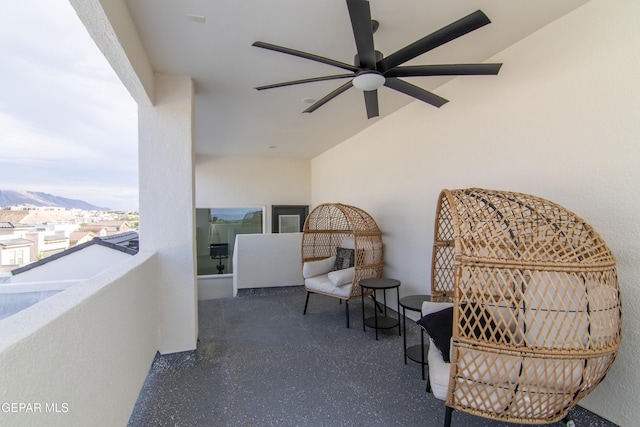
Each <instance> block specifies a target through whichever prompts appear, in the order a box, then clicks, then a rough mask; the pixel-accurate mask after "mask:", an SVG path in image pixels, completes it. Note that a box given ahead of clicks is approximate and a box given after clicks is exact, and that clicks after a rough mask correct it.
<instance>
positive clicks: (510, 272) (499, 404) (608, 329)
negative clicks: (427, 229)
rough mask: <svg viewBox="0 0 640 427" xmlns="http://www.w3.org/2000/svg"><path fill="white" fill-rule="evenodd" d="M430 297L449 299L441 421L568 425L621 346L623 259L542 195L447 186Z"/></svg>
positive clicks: (438, 221) (439, 218)
mask: <svg viewBox="0 0 640 427" xmlns="http://www.w3.org/2000/svg"><path fill="white" fill-rule="evenodd" d="M432 295H434V296H440V297H441V298H446V297H450V298H451V299H452V300H453V330H452V332H453V337H452V340H451V345H450V349H451V355H450V370H449V384H448V391H447V394H446V405H447V411H446V417H445V425H448V424H450V422H451V415H452V411H453V410H454V409H456V410H461V411H465V412H469V413H472V414H475V415H479V416H483V417H487V418H492V419H497V420H500V421H505V422H516V423H528V424H543V423H551V422H555V421H558V420H561V419H563V418H565V420H566V415H567V412H568V411H569V409H571V408H572V407H573V406H575V405H576V404H577V403H578V401H579V400H580V399H581V398H582V397H584V396H586V395H587V394H588V393H589V392H591V390H593V389H594V387H596V385H598V384H599V383H600V382H601V381H602V379H603V378H604V376H605V374H606V373H607V371H608V370H609V368H610V367H611V364H612V363H613V361H614V359H615V357H616V354H617V352H618V347H619V345H620V338H621V337H620V328H621V305H620V295H619V288H618V281H617V273H616V262H615V259H614V257H613V255H612V253H611V251H610V250H609V248H608V247H607V245H606V244H605V242H604V241H603V240H602V238H601V237H600V236H599V235H598V234H597V233H596V232H595V231H594V230H593V228H592V227H590V226H589V224H587V223H586V222H584V220H582V219H580V218H578V217H577V216H576V215H575V214H573V213H572V212H569V211H568V210H566V209H564V208H563V207H561V206H558V205H557V204H555V203H552V202H549V201H547V200H543V199H541V198H538V197H534V196H529V195H525V194H518V193H512V192H504V191H492V190H484V189H477V188H471V189H461V190H443V191H442V193H441V194H440V199H439V201H438V207H437V212H436V222H435V242H434V248H433V259H432Z"/></svg>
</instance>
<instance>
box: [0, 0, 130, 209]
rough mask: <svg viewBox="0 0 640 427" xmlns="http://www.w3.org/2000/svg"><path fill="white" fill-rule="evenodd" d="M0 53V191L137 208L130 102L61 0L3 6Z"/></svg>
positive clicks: (81, 27)
mask: <svg viewBox="0 0 640 427" xmlns="http://www.w3.org/2000/svg"><path fill="white" fill-rule="evenodd" d="M0 57H1V58H2V61H1V62H2V66H1V67H0V150H1V152H2V156H0V189H28V190H31V191H45V192H49V193H52V194H55V195H60V196H63V197H69V198H76V199H82V200H86V201H87V202H89V203H92V204H96V205H105V206H110V207H114V208H117V209H137V207H138V201H137V192H138V173H137V163H138V161H137V107H136V105H135V102H134V101H133V99H132V98H131V96H130V95H129V94H128V93H127V91H126V90H125V88H124V86H123V85H122V84H121V83H120V81H119V80H118V78H117V77H116V75H115V73H114V72H113V71H112V70H111V68H110V66H109V65H108V63H107V61H106V59H105V58H104V57H103V56H102V53H101V52H100V51H99V50H98V48H97V47H96V46H95V44H94V42H93V40H91V38H90V37H89V35H88V34H87V32H86V30H85V29H84V27H83V26H82V24H81V23H80V21H79V19H78V17H77V16H76V14H75V11H74V10H73V8H72V7H71V5H70V4H69V3H68V1H67V0H30V1H28V2H20V1H16V2H5V3H3V13H2V14H1V15H0ZM54 189H55V190H56V191H58V192H54ZM80 194H83V197H80ZM118 195H122V200H118ZM84 197H87V198H84ZM107 200H108V202H107Z"/></svg>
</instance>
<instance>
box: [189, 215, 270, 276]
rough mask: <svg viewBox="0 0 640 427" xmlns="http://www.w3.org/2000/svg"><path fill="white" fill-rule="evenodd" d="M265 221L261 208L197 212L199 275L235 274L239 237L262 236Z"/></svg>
mask: <svg viewBox="0 0 640 427" xmlns="http://www.w3.org/2000/svg"><path fill="white" fill-rule="evenodd" d="M262 218H263V209H262V208H202V209H201V208H198V209H196V247H197V258H198V261H197V262H198V275H199V276H203V275H208V274H219V273H222V274H229V273H233V263H232V262H231V259H232V255H233V247H234V244H235V241H236V235H238V234H260V233H262V232H263V225H262V222H263V221H262ZM225 245H226V246H225Z"/></svg>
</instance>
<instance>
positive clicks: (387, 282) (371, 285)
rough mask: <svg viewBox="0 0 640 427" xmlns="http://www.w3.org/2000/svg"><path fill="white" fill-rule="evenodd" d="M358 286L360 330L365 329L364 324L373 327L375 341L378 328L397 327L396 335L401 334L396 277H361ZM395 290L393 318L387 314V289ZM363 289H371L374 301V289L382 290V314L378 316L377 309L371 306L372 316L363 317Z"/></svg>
mask: <svg viewBox="0 0 640 427" xmlns="http://www.w3.org/2000/svg"><path fill="white" fill-rule="evenodd" d="M360 287H361V288H362V292H361V294H362V330H363V331H366V328H365V325H366V326H369V327H370V328H374V329H375V330H376V341H377V340H378V329H390V328H395V327H396V326H397V327H398V335H402V331H401V329H400V291H399V290H398V288H400V281H399V280H396V279H387V278H384V277H378V278H373V279H362V280H361V281H360ZM394 288H395V290H396V297H397V301H398V318H397V319H394V318H393V317H389V316H387V293H386V290H387V289H394ZM365 289H372V290H373V300H374V301H376V304H377V300H376V291H377V290H382V292H383V298H384V316H380V317H378V311H377V310H376V307H374V308H373V317H369V318H368V319H365V317H364V294H365Z"/></svg>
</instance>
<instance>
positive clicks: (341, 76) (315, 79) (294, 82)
mask: <svg viewBox="0 0 640 427" xmlns="http://www.w3.org/2000/svg"><path fill="white" fill-rule="evenodd" d="M353 76H354V74H336V75H334V76H323V77H311V78H309V79H301V80H291V81H289V82H282V83H274V84H270V85H264V86H258V87H256V89H257V90H265V89H273V88H276V87H284V86H292V85H299V84H302V83H313V82H322V81H325V80H337V79H346V78H348V77H353Z"/></svg>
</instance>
